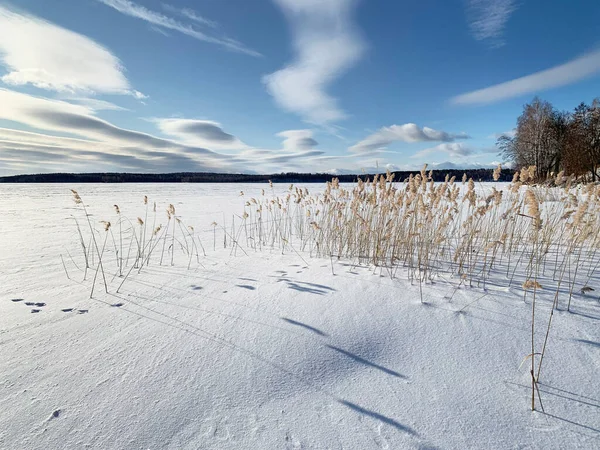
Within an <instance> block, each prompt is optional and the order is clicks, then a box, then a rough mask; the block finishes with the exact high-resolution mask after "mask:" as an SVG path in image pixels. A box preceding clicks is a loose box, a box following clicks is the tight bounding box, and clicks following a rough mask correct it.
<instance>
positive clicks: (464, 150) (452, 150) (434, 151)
mask: <svg viewBox="0 0 600 450" xmlns="http://www.w3.org/2000/svg"><path fill="white" fill-rule="evenodd" d="M442 154H445V155H448V156H451V157H455V158H462V157H465V156H469V155H471V154H473V150H471V149H470V148H468V147H466V146H465V145H464V144H462V143H460V142H450V143H448V142H447V143H444V144H439V145H436V146H435V147H431V148H426V149H425V150H421V151H419V152H417V153H415V154H414V155H412V156H411V158H424V157H426V156H430V155H433V156H440V155H442Z"/></svg>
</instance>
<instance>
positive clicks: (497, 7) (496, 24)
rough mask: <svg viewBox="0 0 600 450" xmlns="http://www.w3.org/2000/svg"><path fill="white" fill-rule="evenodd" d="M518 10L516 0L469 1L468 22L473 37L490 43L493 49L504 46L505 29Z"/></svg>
mask: <svg viewBox="0 0 600 450" xmlns="http://www.w3.org/2000/svg"><path fill="white" fill-rule="evenodd" d="M516 9H517V4H516V0H467V20H468V22H469V28H470V29H471V33H472V34H473V37H474V38H475V39H476V40H478V41H483V40H487V41H489V42H490V44H491V45H492V47H501V46H503V45H504V41H503V40H502V33H503V32H504V27H505V26H506V23H507V22H508V19H509V18H510V16H511V14H512V13H513V12H514V11H515V10H516Z"/></svg>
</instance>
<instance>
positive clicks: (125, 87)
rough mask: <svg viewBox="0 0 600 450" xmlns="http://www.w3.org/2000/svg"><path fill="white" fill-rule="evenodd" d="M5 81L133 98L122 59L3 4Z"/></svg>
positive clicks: (0, 51) (0, 36) (0, 38)
mask: <svg viewBox="0 0 600 450" xmlns="http://www.w3.org/2000/svg"><path fill="white" fill-rule="evenodd" d="M0 64H1V65H3V66H5V67H6V68H7V69H8V73H7V74H5V75H4V76H2V78H1V80H2V81H3V82H4V83H6V84H9V85H14V86H21V85H26V84H31V85H33V86H36V87H38V88H41V89H48V90H54V91H58V92H69V93H76V92H86V93H111V94H128V93H131V92H130V91H131V88H130V85H129V82H128V81H127V78H126V77H125V75H124V74H123V67H122V65H121V62H120V61H119V59H118V58H117V57H116V56H114V55H113V54H112V53H111V52H110V51H109V50H107V49H106V48H104V47H102V46H101V45H100V44H98V43H96V42H94V41H93V40H91V39H89V38H87V37H85V36H82V35H80V34H77V33H74V32H72V31H69V30H66V29H64V28H61V27H59V26H57V25H54V24H52V23H49V22H46V21H44V20H42V19H39V18H37V17H33V16H30V15H24V14H19V13H17V12H13V11H11V10H9V9H7V8H6V7H3V6H0Z"/></svg>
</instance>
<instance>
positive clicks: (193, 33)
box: [97, 0, 261, 56]
mask: <svg viewBox="0 0 600 450" xmlns="http://www.w3.org/2000/svg"><path fill="white" fill-rule="evenodd" d="M97 1H99V2H100V3H104V4H105V5H106V6H110V7H111V8H114V9H116V10H117V11H119V12H120V13H122V14H125V15H128V16H130V17H135V18H136V19H141V20H144V21H146V22H148V23H150V24H152V25H154V26H157V27H162V28H166V29H168V30H173V31H177V32H179V33H182V34H185V35H187V36H190V37H192V38H194V39H198V40H199V41H204V42H208V43H211V44H217V45H221V46H222V47H225V48H227V49H229V50H233V51H236V52H241V53H246V54H247V55H251V56H261V54H260V53H258V52H256V51H254V50H252V49H249V48H248V47H246V46H244V45H243V44H242V43H241V42H238V41H236V40H234V39H231V38H228V37H216V36H212V35H209V34H207V33H204V32H202V31H200V30H198V29H196V28H194V27H193V26H192V25H191V24H187V23H183V22H180V21H179V20H176V19H173V18H172V17H168V16H166V15H164V14H161V13H159V12H156V11H152V10H150V9H148V8H146V7H145V6H142V5H138V4H137V3H134V2H132V1H130V0H97ZM186 11H187V12H188V18H191V17H189V16H190V15H191V14H190V11H191V10H186ZM198 17H199V16H197V18H198ZM193 20H195V19H193ZM196 21H197V20H196Z"/></svg>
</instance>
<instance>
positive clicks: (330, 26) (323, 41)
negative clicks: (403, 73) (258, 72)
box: [263, 0, 365, 125]
mask: <svg viewBox="0 0 600 450" xmlns="http://www.w3.org/2000/svg"><path fill="white" fill-rule="evenodd" d="M274 1H275V3H276V4H277V5H278V6H279V7H280V8H281V10H282V11H283V13H284V15H285V17H286V19H287V21H288V23H289V25H290V27H291V29H292V35H293V45H294V52H295V57H294V60H293V61H292V62H291V63H290V64H288V65H287V66H286V67H284V68H283V69H280V70H278V71H277V72H274V73H272V74H269V75H266V76H265V77H264V78H263V82H264V83H265V86H266V88H267V91H268V92H269V94H271V96H273V98H274V99H275V102H276V103H277V104H278V105H279V106H280V107H281V108H283V109H284V110H286V111H289V112H292V113H296V114H298V115H300V116H301V117H302V118H303V119H304V120H305V121H307V122H309V123H314V124H319V125H325V124H327V123H332V122H336V121H339V120H341V119H343V118H345V117H346V114H345V113H344V111H343V110H342V109H341V108H340V107H339V106H338V102H337V100H336V99H335V98H333V97H332V96H331V95H330V94H328V93H327V88H328V87H329V86H330V85H331V84H332V83H333V82H334V81H335V80H336V79H337V78H338V77H339V76H340V75H342V74H343V73H344V72H346V71H347V70H348V69H349V68H350V67H352V66H353V65H354V64H355V63H356V62H357V61H358V60H359V58H360V57H361V55H362V54H363V52H364V49H365V44H364V42H363V40H362V38H361V37H360V35H359V34H358V32H357V31H356V30H355V27H354V25H353V23H352V18H351V15H352V12H353V9H354V5H355V1H354V0H307V1H302V2H297V1H295V0H274Z"/></svg>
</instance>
